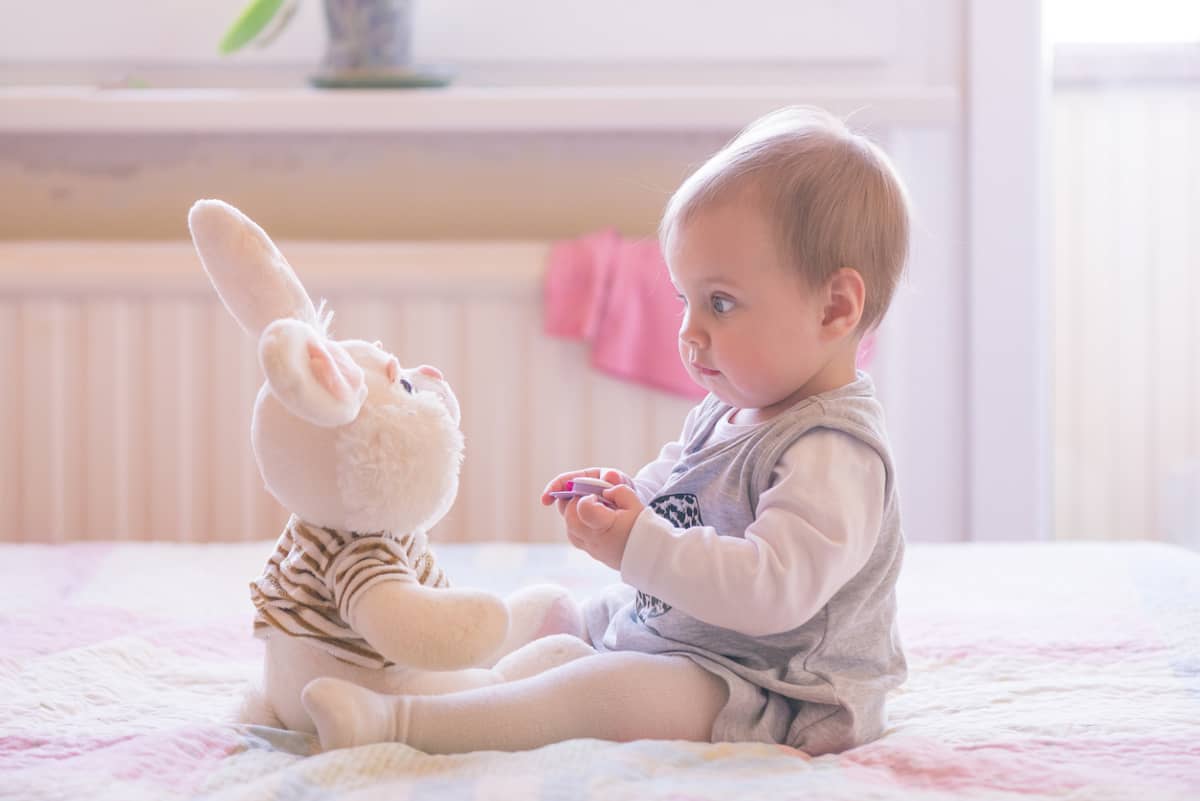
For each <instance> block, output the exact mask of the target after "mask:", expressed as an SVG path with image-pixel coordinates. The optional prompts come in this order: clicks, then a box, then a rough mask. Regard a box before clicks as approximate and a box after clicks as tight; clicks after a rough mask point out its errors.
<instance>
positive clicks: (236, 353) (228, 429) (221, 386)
mask: <svg viewBox="0 0 1200 801" xmlns="http://www.w3.org/2000/svg"><path fill="white" fill-rule="evenodd" d="M203 315H204V318H205V319H204V325H205V331H204V337H203V338H204V339H206V340H207V341H208V342H209V343H210V345H211V349H210V355H211V359H212V363H211V366H210V371H211V375H212V380H211V381H210V382H209V387H208V392H207V395H208V400H209V402H208V404H207V405H208V408H206V409H203V410H202V412H201V415H202V416H204V417H206V418H207V420H208V425H209V428H210V430H211V432H212V436H211V437H210V439H209V441H210V442H211V446H212V449H211V453H212V454H213V458H212V460H211V464H210V466H211V468H212V474H211V477H210V480H211V482H212V483H211V488H212V499H213V502H212V504H211V507H210V513H211V520H210V528H209V531H208V535H209V536H210V537H212V538H214V539H220V540H237V539H251V538H253V537H252V536H251V535H252V532H251V531H249V530H247V529H246V525H247V523H249V522H251V521H249V520H247V515H246V510H247V509H253V507H254V498H253V497H252V493H253V492H255V491H256V490H257V488H258V486H259V485H260V484H261V481H257V480H255V481H253V482H252V483H248V482H247V481H246V478H247V476H246V475H245V474H244V472H243V470H242V469H241V468H242V467H243V466H244V465H245V463H246V456H247V455H248V454H251V453H252V449H251V447H250V415H249V413H248V409H247V407H246V403H245V392H244V389H245V388H244V387H243V385H242V365H243V363H244V362H245V357H246V354H247V353H254V352H255V350H256V349H257V343H256V342H255V341H254V339H253V337H250V336H248V335H247V334H246V333H244V332H243V331H242V328H241V326H239V325H238V324H237V322H235V321H234V319H233V317H231V316H230V314H229V312H228V311H226V309H225V306H224V304H222V303H220V302H219V301H217V300H216V299H215V298H214V299H212V300H210V301H208V302H207V303H205V306H204V309H203ZM255 472H256V475H255V478H256V479H257V471H255ZM256 533H257V534H258V536H260V537H269V536H270V535H271V534H270V532H267V531H262V532H256Z"/></svg>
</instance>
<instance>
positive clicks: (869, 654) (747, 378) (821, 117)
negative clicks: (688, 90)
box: [305, 108, 909, 755]
mask: <svg viewBox="0 0 1200 801" xmlns="http://www.w3.org/2000/svg"><path fill="white" fill-rule="evenodd" d="M908 228H909V223H908V204H907V200H906V197H905V192H904V189H903V186H902V184H901V182H900V179H899V178H898V176H897V175H896V173H895V171H894V169H893V168H892V166H891V164H890V163H889V161H888V159H887V158H886V157H885V156H884V154H883V153H882V152H880V150H879V149H878V148H876V147H875V146H874V145H873V144H871V143H870V142H868V141H867V140H866V139H864V138H862V137H861V136H858V135H855V134H853V133H851V132H850V131H849V130H847V128H846V127H845V125H844V124H843V123H842V122H840V121H839V120H838V119H836V118H835V117H833V116H831V115H829V114H827V113H825V112H822V111H819V110H816V109H810V108H787V109H782V110H780V111H777V112H774V113H772V114H769V115H767V116H766V117H763V118H762V119H759V120H758V121H756V122H754V123H753V124H752V125H750V126H749V127H748V128H746V130H744V131H743V132H742V133H741V134H740V135H738V136H737V137H736V138H735V139H734V140H733V141H732V142H730V143H729V144H728V145H727V146H726V147H725V148H723V149H722V150H721V151H719V152H718V153H717V154H716V155H714V156H713V157H712V158H711V159H709V160H708V162H707V163H705V164H704V165H703V166H702V167H701V168H700V169H699V170H697V171H696V172H695V173H694V174H693V175H691V176H690V177H689V178H688V179H687V180H686V181H685V182H684V183H683V185H682V186H681V187H680V188H679V189H678V190H677V191H676V192H675V194H674V196H673V197H672V198H671V200H670V202H669V203H668V205H667V208H666V211H665V214H664V216H663V220H662V225H661V228H660V239H661V243H662V248H663V253H664V255H665V257H666V262H667V266H668V270H669V271H670V276H671V281H672V282H673V284H674V285H675V287H676V289H677V290H678V294H679V300H680V303H681V306H682V318H681V320H680V327H679V355H680V358H681V359H682V360H683V363H684V365H685V366H686V367H687V369H688V371H689V372H690V374H691V376H692V378H693V379H694V380H695V381H696V382H697V383H698V384H700V385H701V386H703V387H704V388H706V389H707V390H708V391H709V394H708V396H707V397H706V398H705V399H704V400H703V401H701V402H700V403H699V405H697V406H696V407H695V408H693V409H692V410H691V411H690V412H689V414H688V416H687V419H686V420H685V421H684V424H683V431H682V433H681V435H680V437H679V439H678V440H675V441H673V442H669V443H667V444H666V445H664V446H663V448H662V450H661V452H660V453H659V455H658V458H656V459H655V460H654V461H652V462H651V463H649V464H647V465H646V466H644V467H643V468H642V469H641V470H639V471H638V472H637V474H636V475H634V476H632V477H630V476H628V475H626V474H624V473H621V472H619V471H617V470H611V469H604V468H589V469H583V470H574V471H570V472H566V473H563V474H561V475H559V476H557V477H556V478H555V479H554V480H553V481H551V482H550V484H549V485H548V486H547V487H546V490H545V492H544V493H543V495H542V503H544V504H546V505H549V504H552V503H557V504H558V509H559V511H560V512H561V514H562V516H563V520H564V522H565V526H566V532H567V538H568V539H569V540H570V542H571V543H572V544H573V545H574V546H575V547H577V548H580V549H582V550H584V551H586V552H587V553H588V554H590V555H591V556H592V557H593V558H595V559H597V560H599V561H600V562H603V563H604V564H606V565H608V566H610V567H612V568H613V569H615V570H619V571H620V573H621V578H622V579H623V581H624V582H625V584H624V585H621V586H618V587H616V588H613V589H612V590H610V591H609V592H608V593H606V594H605V595H604V596H603V597H601V598H598V599H594V600H592V601H590V602H589V603H588V604H586V605H585V609H584V617H585V620H586V624H587V637H588V638H589V639H590V642H591V644H592V646H593V647H594V649H595V651H596V653H595V654H594V655H590V654H587V655H583V656H581V657H580V658H578V659H576V660H574V661H571V662H568V663H567V664H564V665H561V666H558V667H555V668H553V669H551V670H548V671H546V672H544V673H541V674H539V675H536V676H532V677H529V678H525V679H522V680H519V681H514V682H511V683H508V684H499V685H495V686H491V687H485V688H481V689H475V690H468V691H464V692H458V693H452V694H449V695H441V696H383V695H377V694H375V693H372V692H370V691H368V690H363V689H360V688H357V687H354V686H353V685H348V684H344V683H339V682H336V680H318V682H314V685H316V686H314V685H310V686H309V688H308V689H307V690H306V693H305V704H306V706H307V707H308V708H309V711H310V713H311V714H312V715H313V718H314V720H315V721H316V723H317V726H318V729H319V733H320V736H321V742H322V744H323V746H324V747H326V748H331V747H341V746H347V745H355V744H359V743H365V742H375V741H379V740H397V741H401V742H406V743H409V744H410V745H412V746H414V747H416V748H418V749H420V750H422V751H426V752H430V753H453V752H462V751H472V750H485V749H500V750H521V749H529V748H536V747H538V746H541V745H545V744H548V743H552V742H557V741H560V740H564V739H568V738H576V737H591V738H599V739H606V740H617V741H626V740H633V739H642V738H654V739H681V740H695V741H714V742H715V741H762V742H770V743H783V744H787V745H789V746H792V747H795V748H798V749H803V750H804V751H806V752H808V753H809V754H813V755H816V754H823V753H829V752H836V751H841V750H844V749H846V748H850V747H853V746H856V745H860V744H862V743H865V742H868V741H870V740H873V739H874V738H876V737H878V736H879V735H880V733H881V732H882V731H883V729H884V726H885V711H884V702H885V698H886V695H887V693H888V691H889V690H891V689H892V688H894V687H896V686H897V685H899V684H900V683H901V682H902V681H903V680H904V678H905V673H906V667H905V660H904V656H903V653H902V651H901V648H900V642H899V638H898V635H897V629H896V620H895V618H896V598H895V586H896V579H897V576H898V574H899V570H900V563H901V558H902V555H903V551H904V539H903V535H902V533H901V529H900V516H899V505H898V500H897V491H896V481H895V475H894V468H893V464H892V458H891V454H890V449H889V447H888V440H887V434H886V432H885V429H884V415H883V409H882V408H881V406H880V404H879V402H878V401H877V400H876V399H875V396H874V389H873V386H872V383H871V379H870V378H869V377H868V376H867V375H866V374H865V373H863V372H860V371H858V370H857V369H856V366H855V355H856V351H857V348H858V344H859V341H860V340H861V338H862V336H863V335H864V334H865V333H866V332H868V331H870V330H871V329H872V328H873V327H875V326H876V325H878V324H879V322H880V320H881V319H882V318H883V316H884V313H885V312H886V311H887V308H888V305H889V302H890V300H891V297H892V293H893V289H894V288H895V286H896V283H897V281H898V279H899V276H900V274H901V272H902V270H903V266H904V261H905V257H906V253H907V248H908ZM579 477H590V478H600V479H604V480H606V481H608V482H610V483H612V484H614V485H615V486H613V487H612V488H611V489H607V490H604V491H603V494H602V496H600V497H597V496H594V495H593V496H584V497H582V498H572V499H569V500H566V499H559V500H557V501H556V500H555V498H554V496H552V495H551V493H554V492H560V491H562V490H564V489H565V488H566V487H567V485H568V482H570V481H572V480H573V479H576V478H579Z"/></svg>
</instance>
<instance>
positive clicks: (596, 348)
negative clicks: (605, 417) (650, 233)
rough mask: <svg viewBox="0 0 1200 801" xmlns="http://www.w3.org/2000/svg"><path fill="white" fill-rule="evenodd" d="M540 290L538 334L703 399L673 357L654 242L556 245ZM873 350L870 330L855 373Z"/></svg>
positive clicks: (613, 368)
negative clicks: (580, 346) (573, 343)
mask: <svg viewBox="0 0 1200 801" xmlns="http://www.w3.org/2000/svg"><path fill="white" fill-rule="evenodd" d="M544 291H545V294H544V298H543V305H544V313H545V326H544V329H545V332H546V333H547V334H549V335H551V336H556V337H564V338H568V339H583V340H585V341H587V342H588V343H590V344H591V365H592V367H595V368H596V369H597V370H600V371H602V372H605V373H608V374H609V375H613V376H616V377H618V378H623V379H626V380H628V381H634V382H637V383H639V384H645V385H646V386H650V387H654V388H656V389H661V390H664V391H666V392H672V393H674V394H676V395H682V396H683V397H685V398H693V399H697V400H698V399H700V398H703V397H704V395H705V394H706V392H705V390H704V389H701V388H700V387H699V386H697V385H696V384H695V382H693V381H692V379H691V377H690V376H689V375H688V373H687V370H686V369H685V368H684V366H683V364H682V363H681V362H680V360H679V349H678V345H677V342H678V333H679V320H680V314H681V311H682V307H681V305H680V303H679V300H678V299H677V298H676V292H675V287H674V286H672V285H671V280H670V278H669V277H668V273H667V266H666V263H665V262H664V261H663V257H662V253H661V252H660V250H659V246H658V242H657V240H654V239H637V240H631V239H625V238H624V237H622V236H621V235H620V234H618V233H617V232H616V231H615V230H613V229H611V228H610V229H605V230H603V231H597V232H596V233H593V234H588V235H587V236H582V237H579V238H576V239H568V240H564V241H561V242H558V243H557V244H555V246H554V247H553V248H552V249H551V251H550V264H549V266H548V268H547V270H546V281H545V286H544ZM874 350H875V333H874V332H871V333H868V334H867V335H866V336H865V337H863V341H862V344H861V345H860V346H859V350H858V359H857V361H858V366H859V367H860V368H865V367H866V366H867V365H869V364H870V362H871V359H872V356H873V355H874Z"/></svg>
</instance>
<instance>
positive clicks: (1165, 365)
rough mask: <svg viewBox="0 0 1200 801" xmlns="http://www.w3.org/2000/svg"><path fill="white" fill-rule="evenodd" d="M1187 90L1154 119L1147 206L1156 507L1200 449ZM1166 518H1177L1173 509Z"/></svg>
mask: <svg viewBox="0 0 1200 801" xmlns="http://www.w3.org/2000/svg"><path fill="white" fill-rule="evenodd" d="M1189 101H1193V102H1194V98H1193V97H1189V96H1188V95H1187V94H1179V93H1170V94H1168V95H1166V96H1164V97H1161V98H1159V100H1158V102H1157V103H1156V104H1155V112H1154V115H1153V118H1152V122H1153V128H1152V129H1151V139H1150V142H1149V143H1148V148H1147V149H1148V152H1147V157H1148V159H1149V164H1148V172H1147V180H1148V181H1149V184H1150V186H1151V187H1153V189H1154V191H1152V192H1151V193H1150V197H1149V206H1150V207H1149V209H1148V213H1149V216H1150V219H1151V220H1153V221H1154V222H1153V228H1152V232H1151V241H1150V243H1149V252H1150V253H1151V254H1152V256H1153V267H1154V269H1153V273H1152V274H1151V275H1150V276H1148V278H1149V280H1150V281H1151V282H1152V286H1151V302H1152V304H1153V306H1152V308H1151V310H1150V311H1151V313H1150V317H1151V324H1152V326H1153V330H1154V344H1153V347H1152V349H1151V352H1150V354H1149V355H1150V358H1149V359H1148V361H1149V362H1150V364H1152V365H1153V384H1152V385H1151V387H1150V388H1149V403H1150V405H1151V413H1152V415H1153V421H1154V427H1153V429H1152V430H1151V432H1150V434H1151V444H1152V445H1153V448H1154V456H1155V459H1154V462H1155V464H1154V468H1155V469H1154V473H1153V476H1152V481H1153V483H1152V486H1153V487H1154V488H1155V490H1156V491H1155V493H1154V494H1153V495H1152V501H1153V502H1154V508H1155V509H1157V510H1158V511H1160V512H1162V511H1167V510H1164V509H1163V508H1162V506H1163V505H1164V504H1166V503H1168V502H1169V499H1168V490H1169V488H1170V486H1171V482H1172V479H1173V478H1174V477H1175V476H1176V475H1177V474H1178V471H1179V470H1180V469H1181V467H1183V466H1184V465H1186V463H1187V461H1188V459H1189V457H1192V458H1195V457H1196V456H1197V455H1198V454H1200V448H1197V447H1196V444H1195V443H1193V442H1192V441H1191V431H1190V428H1191V426H1190V422H1191V420H1190V418H1191V417H1192V413H1193V410H1194V409H1195V408H1196V407H1197V406H1198V405H1200V395H1197V394H1195V393H1194V392H1193V390H1192V387H1191V386H1190V384H1191V381H1192V377H1193V376H1194V375H1195V374H1196V373H1197V372H1200V370H1198V369H1197V368H1198V367H1200V364H1198V362H1200V359H1198V357H1200V353H1198V352H1197V351H1196V350H1195V348H1196V347H1197V346H1196V342H1195V335H1196V333H1197V331H1195V330H1194V329H1193V327H1192V326H1193V323H1194V321H1195V319H1196V316H1197V315H1196V309H1197V308H1200V295H1197V291H1196V290H1197V288H1200V282H1195V281H1194V278H1195V273H1196V271H1197V270H1200V257H1198V256H1197V251H1196V250H1195V248H1196V247H1197V246H1200V242H1192V243H1189V241H1188V240H1189V237H1190V235H1191V232H1192V231H1194V229H1195V209H1196V202H1197V201H1200V198H1192V197H1189V194H1190V192H1189V189H1190V188H1189V186H1188V184H1189V183H1192V185H1195V181H1194V180H1193V181H1190V182H1189V181H1188V180H1180V176H1195V175H1196V174H1197V171H1200V161H1197V160H1196V159H1195V157H1194V150H1195V136H1196V135H1197V133H1198V132H1197V131H1196V130H1195V129H1193V128H1192V121H1191V119H1190V117H1191V116H1192V114H1193V110H1192V107H1191V106H1190V105H1189ZM1165 518H1170V515H1169V514H1167V515H1166V516H1165ZM1171 523H1172V521H1171V520H1170V519H1164V516H1163V515H1160V516H1159V517H1158V519H1157V525H1156V526H1155V527H1154V530H1155V532H1156V533H1157V534H1159V535H1160V536H1161V535H1163V534H1166V533H1168V531H1167V530H1166V529H1167V528H1169V526H1170V525H1171Z"/></svg>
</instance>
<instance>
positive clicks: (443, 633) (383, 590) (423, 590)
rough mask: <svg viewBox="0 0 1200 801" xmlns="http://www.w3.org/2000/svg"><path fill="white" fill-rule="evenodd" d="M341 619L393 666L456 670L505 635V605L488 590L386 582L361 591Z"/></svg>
mask: <svg viewBox="0 0 1200 801" xmlns="http://www.w3.org/2000/svg"><path fill="white" fill-rule="evenodd" d="M347 622H348V623H349V624H350V626H351V627H352V628H353V629H354V630H355V631H356V632H358V633H359V634H360V635H362V637H363V639H365V640H366V641H367V642H368V643H369V644H370V645H371V647H372V648H374V649H375V650H376V651H378V652H379V653H380V654H381V655H382V656H383V657H385V658H386V659H388V660H390V661H392V662H395V663H396V664H398V665H404V666H406V667H414V668H420V669H423V670H458V669H460V668H466V667H475V666H478V665H480V664H482V663H484V662H485V661H486V660H487V659H488V657H490V656H492V655H493V654H494V653H495V652H496V651H497V650H498V649H499V648H500V645H501V643H503V642H504V639H505V636H506V635H507V633H508V624H509V618H508V609H507V607H506V606H505V604H504V602H503V601H502V600H501V599H499V598H497V597H496V596H494V595H492V594H491V593H487V592H483V591H481V590H472V589H446V588H442V589H437V588H431V587H425V586H422V585H420V584H417V583H410V582H400V581H388V582H383V583H380V584H377V585H375V586H374V587H370V588H368V589H366V590H364V591H363V592H362V595H361V596H360V597H359V598H358V599H356V601H355V603H354V605H353V606H352V607H351V609H350V610H349V615H348V618H347Z"/></svg>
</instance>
